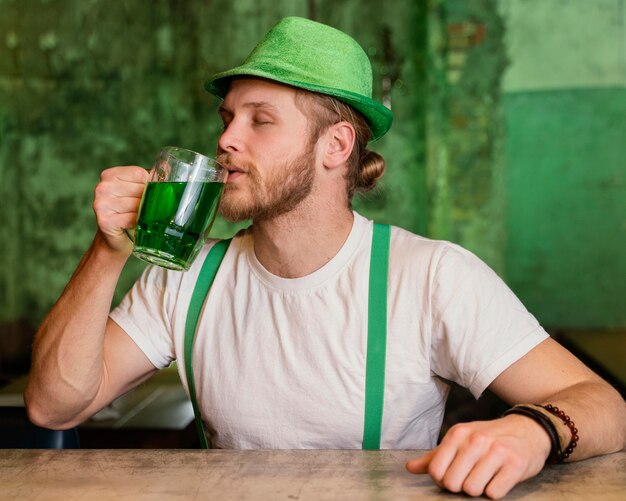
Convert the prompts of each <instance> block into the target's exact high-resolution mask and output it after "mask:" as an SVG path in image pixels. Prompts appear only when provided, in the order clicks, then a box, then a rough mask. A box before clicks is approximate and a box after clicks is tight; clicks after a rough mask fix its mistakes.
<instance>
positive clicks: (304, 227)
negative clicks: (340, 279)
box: [252, 204, 354, 278]
mask: <svg viewBox="0 0 626 501" xmlns="http://www.w3.org/2000/svg"><path fill="white" fill-rule="evenodd" d="M353 222H354V215H353V214H352V211H351V210H350V209H349V208H348V207H341V208H339V207H336V208H335V209H334V210H333V209H332V207H329V206H325V207H321V206H320V207H313V206H312V205H310V204H301V206H299V207H297V208H296V209H294V210H292V211H290V212H288V213H287V214H283V215H281V216H278V217H276V218H273V219H271V220H263V221H254V224H253V226H252V236H253V239H254V253H255V254H256V257H257V259H258V260H259V262H260V263H261V264H262V265H263V267H264V268H265V269H266V270H268V271H269V272H270V273H273V274H274V275H277V276H279V277H283V278H299V277H304V276H306V275H309V274H311V273H313V272H314V271H316V270H318V269H320V268H321V267H322V266H324V265H325V264H326V263H328V261H330V260H331V259H332V258H333V257H334V256H335V255H336V254H337V252H339V250H340V249H341V247H342V246H343V244H344V243H345V241H346V239H347V238H348V235H349V234H350V230H351V229H352V224H353Z"/></svg>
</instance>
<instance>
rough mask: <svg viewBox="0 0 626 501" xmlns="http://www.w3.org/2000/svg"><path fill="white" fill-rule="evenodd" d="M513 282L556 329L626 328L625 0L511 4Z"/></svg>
mask: <svg viewBox="0 0 626 501" xmlns="http://www.w3.org/2000/svg"><path fill="white" fill-rule="evenodd" d="M500 4H501V10H502V15H503V16H504V18H505V21H506V24H507V32H506V42H507V48H508V54H509V58H510V60H511V64H510V66H509V67H508V70H507V72H506V74H505V78H504V80H503V91H504V96H503V102H504V110H505V116H506V158H507V180H506V186H507V204H508V216H507V230H508V249H507V252H506V264H507V266H506V271H507V279H508V281H509V283H510V284H511V286H512V288H513V289H514V290H515V292H516V293H517V294H518V295H519V296H520V298H521V299H522V300H523V301H524V303H525V304H526V305H527V306H528V307H529V308H530V309H531V311H533V312H534V313H535V314H536V315H537V316H538V317H539V318H540V319H541V320H542V321H543V322H544V324H546V325H548V326H554V327H574V328H597V327H600V328H602V327H604V328H611V327H612V328H622V329H623V328H626V300H625V298H626V252H625V249H626V155H625V154H624V146H625V145H626V120H625V118H626V28H625V26H626V1H624V0H593V1H586V2H576V4H577V8H576V9H572V8H571V5H569V3H564V2H561V1H558V0H516V1H514V2H509V1H502V2H500Z"/></svg>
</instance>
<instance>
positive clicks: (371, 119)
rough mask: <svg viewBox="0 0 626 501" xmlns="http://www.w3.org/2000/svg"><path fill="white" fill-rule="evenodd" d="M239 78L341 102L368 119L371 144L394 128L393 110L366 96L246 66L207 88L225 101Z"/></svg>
mask: <svg viewBox="0 0 626 501" xmlns="http://www.w3.org/2000/svg"><path fill="white" fill-rule="evenodd" d="M238 76H252V77H258V78H265V79H267V80H272V81H274V82H278V83H282V84H285V85H290V86H292V87H297V88H299V89H305V90H309V91H311V92H318V93H320V94H326V95H329V96H333V97H335V98H337V99H339V100H340V101H343V102H344V103H346V104H349V105H350V106H352V107H353V108H354V109H356V110H357V111H358V112H360V113H361V114H362V115H363V116H364V117H365V119H366V120H367V122H368V123H369V126H370V129H371V131H372V141H375V140H376V139H379V138H381V137H382V136H383V135H385V133H386V132H387V131H388V130H389V129H390V128H391V123H392V122H393V114H392V113H391V110H390V109H389V108H387V107H386V106H383V105H382V104H380V103H379V102H378V101H375V100H374V99H370V98H368V97H366V96H362V95H360V94H355V93H353V92H350V91H346V90H341V89H335V88H332V87H326V86H322V85H315V84H311V83H307V82H298V81H295V80H290V79H287V78H281V77H279V76H276V75H275V74H274V73H273V72H270V71H264V70H262V69H259V68H256V67H255V68H249V67H246V66H245V65H242V66H238V67H237V68H233V69H232V70H228V71H224V72H222V73H218V74H217V75H215V76H213V78H211V79H210V80H207V81H206V82H205V84H204V88H205V89H206V90H207V91H208V92H210V93H211V94H213V95H215V96H217V97H219V98H221V99H224V97H226V93H227V92H228V86H229V84H230V81H231V79H232V78H233V77H238Z"/></svg>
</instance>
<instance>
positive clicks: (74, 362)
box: [25, 234, 127, 428]
mask: <svg viewBox="0 0 626 501" xmlns="http://www.w3.org/2000/svg"><path fill="white" fill-rule="evenodd" d="M126 260H127V256H125V255H123V254H120V253H119V252H113V251H111V250H110V249H109V248H108V247H107V245H106V244H105V243H104V242H103V240H102V239H101V237H100V236H99V234H97V235H96V237H95V238H94V241H93V243H92V245H91V247H90V248H89V250H88V251H87V253H86V254H85V255H84V256H83V258H82V260H81V262H80V264H79V265H78V267H77V269H76V271H75V273H74V275H73V276H72V278H71V280H70V282H69V283H68V285H67V287H66V288H65V290H64V291H63V294H62V295H61V297H60V298H59V300H58V301H57V303H56V304H55V305H54V307H53V308H52V310H51V311H50V313H49V314H48V316H47V317H46V318H45V320H44V322H43V323H42V325H41V327H40V328H39V330H38V332H37V334H36V336H35V343H34V347H33V358H32V368H31V373H30V376H29V380H28V384H27V387H26V391H25V401H26V404H27V408H28V411H29V415H30V417H31V419H32V420H33V421H34V422H35V423H37V424H40V425H43V426H47V427H50V428H52V427H62V426H63V424H64V423H65V422H67V421H68V420H70V419H72V418H73V417H74V416H76V414H78V413H80V412H81V411H82V410H84V409H85V408H87V407H88V406H89V404H90V403H91V402H92V401H93V399H94V398H95V397H96V395H97V393H98V390H99V388H100V385H101V383H102V378H103V346H104V333H105V329H106V324H107V319H108V313H109V309H110V307H111V301H112V297H113V293H114V291H115V286H116V284H117V281H118V279H119V276H120V273H121V271H122V268H123V267H124V264H125V262H126Z"/></svg>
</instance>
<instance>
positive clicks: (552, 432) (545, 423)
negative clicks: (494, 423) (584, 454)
mask: <svg viewBox="0 0 626 501" xmlns="http://www.w3.org/2000/svg"><path fill="white" fill-rule="evenodd" d="M509 414H519V415H522V416H526V417H529V418H531V419H532V420H534V421H535V422H536V423H538V424H539V425H540V426H541V427H542V428H543V429H544V430H545V431H546V433H547V434H548V437H550V444H551V447H550V454H549V455H548V458H547V459H546V463H559V462H561V461H562V459H560V458H561V455H562V453H561V444H560V442H559V434H558V433H557V431H556V427H555V426H554V424H553V423H552V421H550V420H549V419H548V418H547V417H546V416H544V415H543V414H542V413H541V412H539V411H537V410H536V409H533V408H532V407H526V406H524V405H523V404H521V405H516V406H515V407H512V408H510V409H508V410H506V411H505V412H504V414H502V416H508V415H509Z"/></svg>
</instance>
